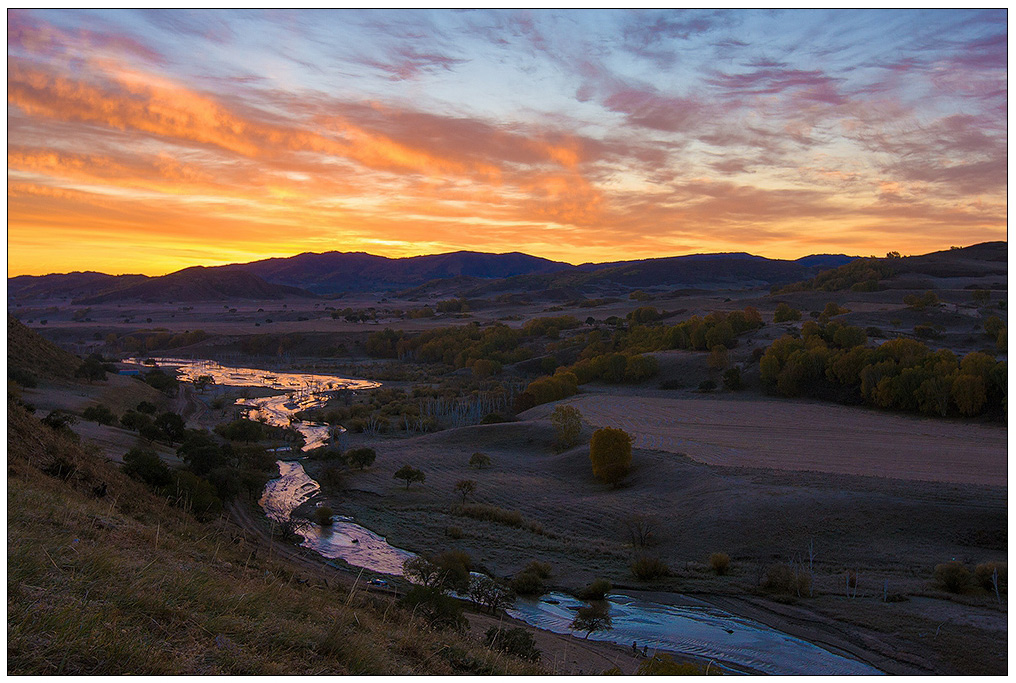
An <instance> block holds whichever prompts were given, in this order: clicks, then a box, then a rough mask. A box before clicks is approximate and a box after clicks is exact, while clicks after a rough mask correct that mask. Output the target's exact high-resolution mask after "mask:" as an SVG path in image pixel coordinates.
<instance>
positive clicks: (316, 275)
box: [219, 251, 572, 294]
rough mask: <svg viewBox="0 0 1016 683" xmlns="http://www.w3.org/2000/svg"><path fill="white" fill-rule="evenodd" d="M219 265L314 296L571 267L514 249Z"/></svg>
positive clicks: (317, 257)
mask: <svg viewBox="0 0 1016 683" xmlns="http://www.w3.org/2000/svg"><path fill="white" fill-rule="evenodd" d="M219 268H220V269H222V270H229V271H243V272H246V273H253V274H254V275H257V276H259V277H262V278H264V279H265V280H266V281H268V282H271V283H275V284H281V285H290V286H295V287H302V288H304V289H307V290H309V291H312V292H315V293H317V294H334V293H338V292H347V291H375V290H384V289H406V288H410V287H415V286H419V285H422V284H424V283H426V282H430V281H431V280H439V279H444V278H457V277H472V278H482V279H493V278H505V277H511V276H514V275H521V274H529V273H550V272H554V271H558V270H563V269H567V268H572V266H570V265H568V264H567V263H559V262H557V261H550V260H548V259H544V258H539V257H536V256H529V255H528V254H521V253H518V252H512V253H509V254H486V253H480V252H473V251H456V252H453V253H449V254H434V255H430V256H410V257H406V258H396V259H393V258H386V257H384V256H374V255H372V254H365V253H362V252H355V253H345V252H339V251H330V252H326V253H323V254H311V253H306V254H299V255H297V256H291V257H289V258H274V259H267V260H264V261H254V262H253V263H243V264H236V265H230V266H220V267H219Z"/></svg>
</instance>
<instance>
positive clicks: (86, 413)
mask: <svg viewBox="0 0 1016 683" xmlns="http://www.w3.org/2000/svg"><path fill="white" fill-rule="evenodd" d="M81 417H83V418H85V419H86V420H89V421H90V422H97V423H99V424H101V425H113V424H116V423H117V422H118V420H117V417H116V415H115V414H114V413H113V411H112V410H110V409H109V406H106V405H103V404H101V403H100V404H99V405H97V406H88V407H87V408H85V409H84V410H83V411H82V412H81Z"/></svg>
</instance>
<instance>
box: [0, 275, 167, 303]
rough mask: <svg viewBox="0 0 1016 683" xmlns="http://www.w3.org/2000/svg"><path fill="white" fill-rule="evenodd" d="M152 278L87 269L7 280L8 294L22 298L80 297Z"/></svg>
mask: <svg viewBox="0 0 1016 683" xmlns="http://www.w3.org/2000/svg"><path fill="white" fill-rule="evenodd" d="M147 279H149V278H148V276H147V275H106V274H105V273H96V272H91V271H87V272H84V273H78V272H75V273H61V274H53V275H19V276H17V277H12V278H9V279H8V280H7V292H8V295H12V294H13V295H14V296H16V297H17V298H19V299H48V298H56V297H70V298H78V297H82V296H94V295H95V293H96V292H99V291H104V290H109V289H116V288H120V287H126V286H127V285H130V284H135V283H138V282H143V281H144V280H147Z"/></svg>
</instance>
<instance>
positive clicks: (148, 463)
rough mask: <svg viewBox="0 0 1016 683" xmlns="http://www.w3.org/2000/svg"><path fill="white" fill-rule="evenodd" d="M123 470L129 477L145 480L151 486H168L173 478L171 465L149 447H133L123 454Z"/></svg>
mask: <svg viewBox="0 0 1016 683" xmlns="http://www.w3.org/2000/svg"><path fill="white" fill-rule="evenodd" d="M123 471H124V474H126V475H127V476H129V477H132V478H134V479H138V480H140V481H143V482H145V483H146V484H148V485H149V486H151V487H159V486H166V485H167V484H169V483H170V482H171V481H172V480H173V476H172V473H171V472H170V470H169V466H168V465H166V463H165V462H163V460H162V458H160V457H159V456H158V455H156V453H155V451H153V450H150V449H147V448H132V449H130V450H129V451H127V453H126V454H124V456H123Z"/></svg>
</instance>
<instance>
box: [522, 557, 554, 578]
mask: <svg viewBox="0 0 1016 683" xmlns="http://www.w3.org/2000/svg"><path fill="white" fill-rule="evenodd" d="M523 571H525V572H529V573H530V574H536V575H537V576H539V577H540V578H541V579H549V578H550V574H551V569H550V564H549V563H547V562H540V561H539V560H533V561H531V562H530V563H529V564H527V565H526V568H525V569H524V570H523Z"/></svg>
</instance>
